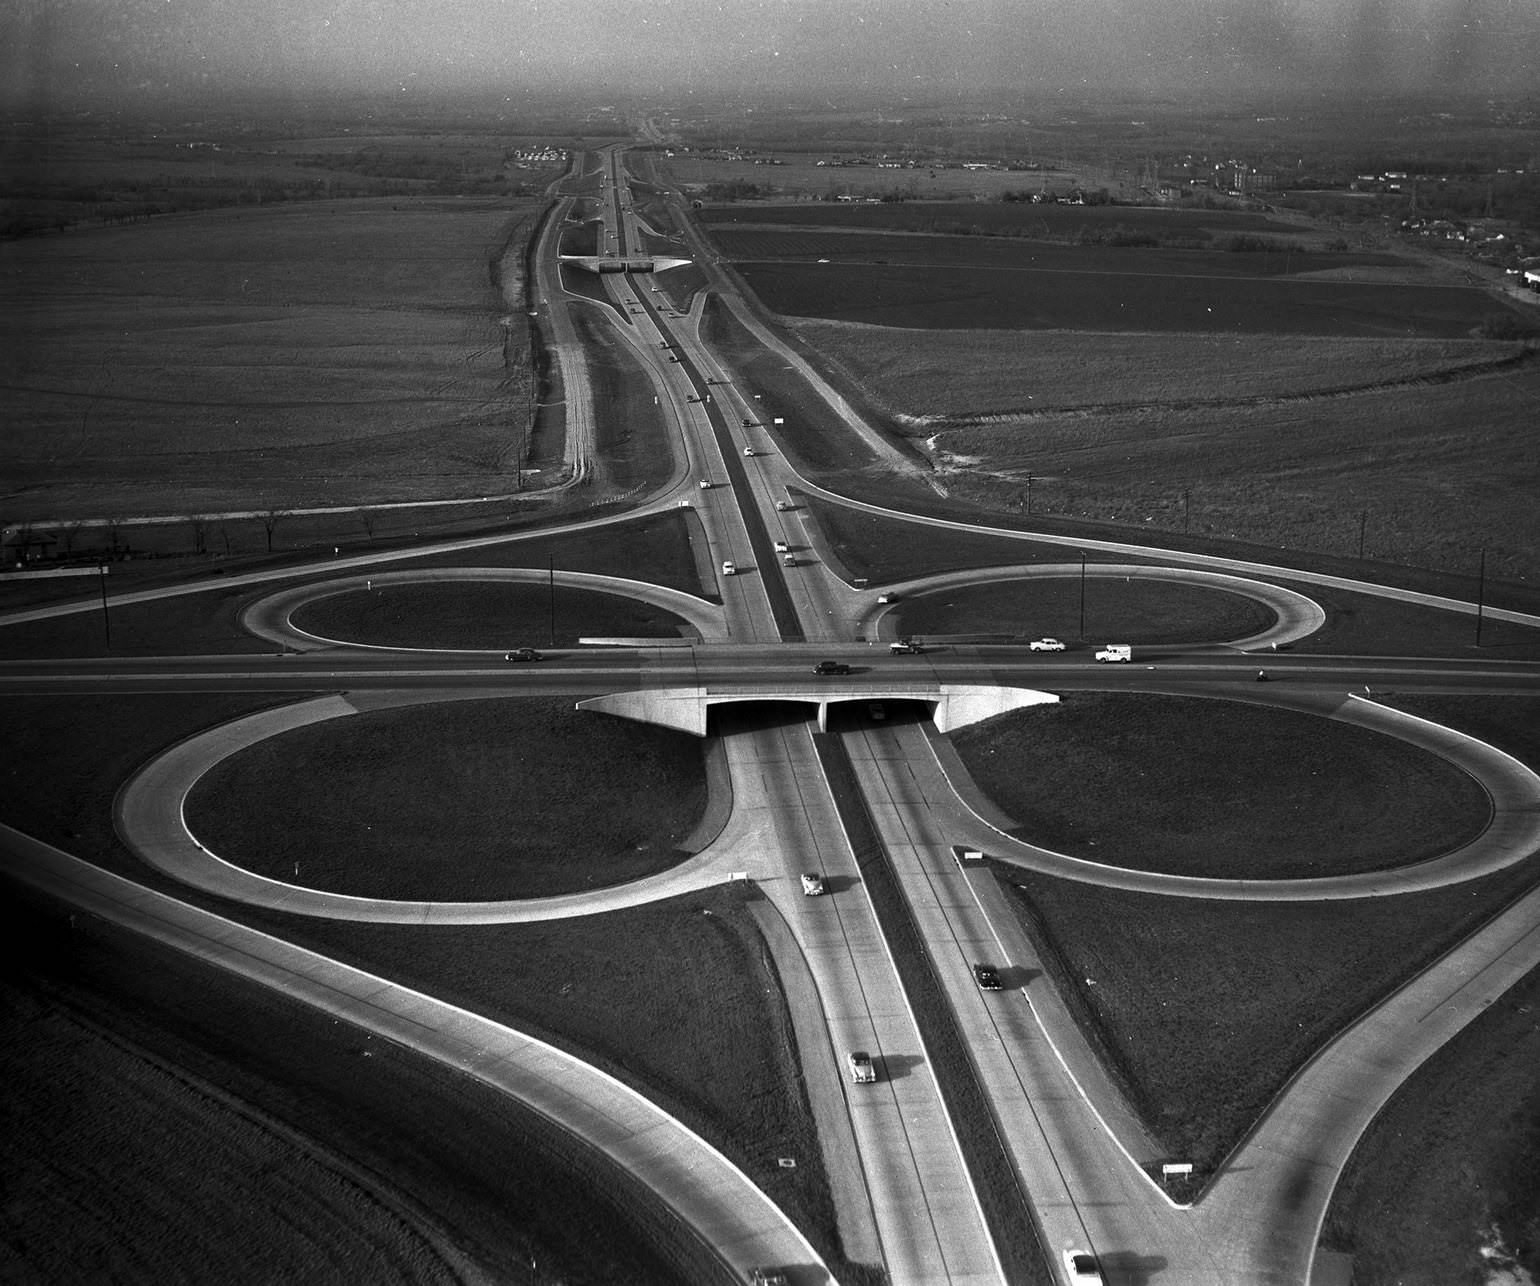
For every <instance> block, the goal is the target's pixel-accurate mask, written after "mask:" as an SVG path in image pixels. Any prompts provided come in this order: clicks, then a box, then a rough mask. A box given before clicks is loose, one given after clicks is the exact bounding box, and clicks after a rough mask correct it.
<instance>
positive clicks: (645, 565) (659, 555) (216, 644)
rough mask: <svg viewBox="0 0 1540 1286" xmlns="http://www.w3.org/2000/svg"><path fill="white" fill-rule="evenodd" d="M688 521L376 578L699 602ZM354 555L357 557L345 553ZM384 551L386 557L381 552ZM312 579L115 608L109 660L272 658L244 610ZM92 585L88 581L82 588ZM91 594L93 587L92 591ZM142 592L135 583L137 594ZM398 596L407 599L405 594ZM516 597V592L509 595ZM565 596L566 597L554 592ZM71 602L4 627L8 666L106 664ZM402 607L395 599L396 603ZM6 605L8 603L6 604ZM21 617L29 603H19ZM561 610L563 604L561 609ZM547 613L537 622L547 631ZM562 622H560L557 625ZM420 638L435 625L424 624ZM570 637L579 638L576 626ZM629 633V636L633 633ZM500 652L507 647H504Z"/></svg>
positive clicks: (652, 520)
mask: <svg viewBox="0 0 1540 1286" xmlns="http://www.w3.org/2000/svg"><path fill="white" fill-rule="evenodd" d="M688 521H689V520H688V519H687V518H685V517H683V516H682V515H680V514H678V513H665V514H658V515H654V516H651V517H646V518H639V519H637V520H636V521H634V522H628V523H623V524H617V525H616V526H614V527H604V528H598V529H595V530H591V531H583V532H571V533H561V534H556V535H550V536H540V535H532V536H530V537H529V538H527V539H521V540H514V541H510V542H508V543H498V544H493V545H486V546H482V547H479V548H475V549H462V550H447V551H445V552H443V553H439V554H430V555H428V556H426V557H422V558H403V559H399V560H395V561H392V560H391V559H389V558H384V557H382V558H381V560H380V561H379V562H378V563H374V564H371V567H370V569H371V570H374V571H382V572H383V571H392V572H394V571H408V572H409V571H415V570H417V569H425V570H426V569H431V568H437V567H526V568H528V567H532V568H536V569H541V568H546V567H550V566H555V567H556V568H557V569H558V570H561V571H579V572H596V573H600V574H603V575H609V576H625V577H629V578H631V579H635V580H644V581H650V582H652V583H654V584H658V585H663V586H666V587H668V588H670V589H678V590H683V591H684V592H685V593H691V594H700V593H701V591H702V585H701V582H700V576H699V573H698V572H697V569H696V563H695V558H694V556H693V555H692V554H691V551H690V541H689V534H688V529H687V523H688ZM348 552H357V551H348ZM385 552H386V551H384V550H381V553H382V554H383V553H385ZM126 566H130V567H134V568H136V569H137V568H139V567H141V566H144V567H146V568H152V567H153V566H154V564H144V565H141V564H127V565H126ZM309 566H310V567H311V568H315V569H316V570H313V571H309V572H306V571H298V570H297V571H296V572H295V573H294V575H293V576H285V577H283V578H281V579H275V580H273V581H271V582H266V583H263V584H260V585H256V586H249V587H243V588H239V589H211V590H203V591H199V592H196V593H190V594H186V595H178V596H174V597H170V598H163V599H157V600H156V601H154V602H150V603H140V604H133V605H115V606H113V607H112V608H111V609H110V612H109V621H108V624H109V626H110V629H111V634H112V647H111V649H110V651H111V653H112V654H113V655H117V656H163V655H166V654H167V653H168V652H178V653H185V654H198V653H216V652H240V651H246V652H271V651H272V650H273V645H272V644H271V643H270V642H268V641H267V640H265V639H258V638H255V637H253V636H252V635H250V634H247V633H246V632H245V631H244V630H243V629H241V627H240V625H239V619H240V614H241V611H242V609H244V608H245V607H246V606H247V605H248V604H249V603H251V602H253V601H255V600H256V599H258V598H261V597H263V596H265V595H267V594H270V593H273V592H274V591H275V590H276V589H278V588H279V587H280V586H289V585H299V584H303V583H305V582H306V581H307V580H312V581H320V580H325V579H330V578H331V577H333V576H334V575H337V574H339V573H337V572H333V571H331V570H329V569H327V567H326V564H325V563H322V562H312V563H310V564H309ZM224 567H225V564H223V563H216V564H213V565H210V564H209V563H208V562H200V563H199V564H198V565H197V569H198V571H199V572H200V573H201V575H202V576H204V577H208V576H211V575H213V576H217V575H219V574H221V569H222V568H224ZM229 570H230V572H231V573H232V574H238V573H240V572H245V571H256V570H260V566H259V565H252V564H246V563H242V564H239V565H232V566H230V567H229ZM342 574H346V575H348V576H355V575H358V574H360V573H359V570H358V569H357V568H348V569H347V570H346V572H345V573H342ZM41 583H42V584H56V585H65V584H69V583H70V582H68V581H55V582H47V581H45V582H41ZM86 583H87V584H90V582H86ZM92 587H93V588H95V587H94V586H92ZM142 587H144V585H143V583H142V582H136V583H134V584H133V585H132V588H135V589H138V588H142ZM109 588H110V590H111V591H112V592H118V591H119V590H123V589H128V588H130V586H129V585H128V584H126V583H125V578H123V577H120V576H118V575H117V574H116V573H115V574H114V575H113V576H111V577H109ZM400 592H402V593H406V591H405V590H404V589H403V590H401V591H400ZM510 592H511V591H510ZM558 592H560V590H558ZM75 595H76V596H77V597H80V601H81V602H82V603H83V604H84V606H85V607H86V608H87V609H88V610H86V611H83V612H80V613H76V614H72V615H69V616H62V617H55V618H53V619H50V620H44V621H37V622H32V623H28V624H22V625H9V626H5V627H4V628H0V656H6V657H13V658H14V657H41V656H47V657H59V656H101V655H105V654H107V652H108V648H107V646H106V644H107V639H106V632H105V631H104V629H103V622H102V613H101V607H100V602H101V600H100V598H96V599H93V598H91V597H90V596H89V595H84V596H81V591H80V590H79V589H78V588H77V589H76V590H75ZM398 601H399V600H398ZM7 605H8V606H9V605H10V604H9V602H7ZM16 606H17V608H18V609H19V608H20V607H22V606H23V604H20V603H18V604H16ZM633 606H634V607H635V609H636V610H638V611H646V610H649V609H647V608H645V607H644V606H643V605H641V604H634V605H633V604H629V603H628V604H626V609H627V610H630V609H631V608H632V607H633ZM558 610H560V609H559V605H558ZM548 613H549V604H546V605H545V606H544V607H543V608H542V609H541V612H540V614H539V616H538V618H537V619H539V620H540V621H543V622H545V623H546V627H547V630H548V624H549V616H548ZM499 618H500V619H503V620H507V619H508V617H507V608H506V606H505V607H503V608H501V609H499ZM562 620H563V618H562V617H561V616H560V615H558V618H557V623H558V625H560V624H562ZM422 627H423V629H424V630H427V629H428V628H430V623H429V622H427V621H424V622H422ZM568 630H570V632H571V636H572V637H573V638H576V637H577V632H576V630H575V629H571V627H564V632H568ZM628 632H629V631H628ZM173 640H174V641H173ZM497 646H502V644H501V643H499V644H497Z"/></svg>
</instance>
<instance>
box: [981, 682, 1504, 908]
mask: <svg viewBox="0 0 1540 1286" xmlns="http://www.w3.org/2000/svg"><path fill="white" fill-rule="evenodd" d="M952 740H953V743H954V744H955V745H956V747H957V750H958V753H959V754H960V755H961V756H962V759H963V762H964V764H965V765H966V766H967V768H968V771H969V772H970V773H971V774H972V775H973V779H974V781H975V782H977V784H978V785H979V787H980V788H981V789H982V790H983V792H984V793H985V794H986V795H987V796H988V797H989V798H990V800H992V801H993V802H994V803H995V804H996V805H997V806H998V807H1000V808H1001V809H1003V810H1004V811H1005V813H1007V814H1008V815H1009V816H1010V817H1012V818H1013V819H1014V820H1015V821H1016V823H1017V824H1016V826H1015V828H1014V829H1012V830H1011V832H1010V833H1011V834H1012V835H1013V836H1014V837H1015V838H1017V839H1020V840H1023V841H1025V842H1026V843H1029V844H1035V845H1038V846H1040V847H1042V848H1046V849H1051V850H1053V851H1055V852H1058V853H1064V854H1067V855H1069V856H1071V857H1079V858H1084V859H1087V860H1089V861H1093V862H1101V863H1104V864H1106V865H1108V866H1120V867H1126V868H1129V869H1134V870H1143V871H1154V872H1159V873H1162V874H1168V875H1186V876H1198V877H1206V878H1213V879H1234V880H1243V879H1244V880H1284V879H1306V878H1314V877H1320V876H1335V875H1350V874H1356V873H1359V872H1363V871H1378V870H1389V869H1392V868H1394V867H1400V866H1409V865H1411V864H1413V863H1416V862H1421V861H1426V860H1428V859H1430V858H1434V857H1437V856H1439V855H1440V854H1443V853H1447V852H1449V851H1450V850H1451V849H1453V848H1456V847H1458V846H1459V845H1461V844H1463V843H1466V842H1467V841H1469V840H1471V839H1473V838H1475V836H1477V835H1478V834H1480V832H1481V831H1482V829H1483V828H1484V827H1485V826H1486V824H1487V822H1488V820H1489V818H1490V816H1491V807H1490V803H1489V801H1488V798H1487V794H1486V791H1485V790H1483V789H1482V787H1481V785H1480V784H1479V783H1478V782H1476V781H1475V779H1474V778H1472V777H1470V776H1469V775H1468V774H1466V773H1465V772H1463V771H1461V770H1460V769H1459V768H1456V767H1455V766H1454V765H1453V764H1450V763H1448V762H1446V761H1445V760H1443V759H1440V758H1439V757H1438V756H1436V755H1433V754H1430V753H1428V752H1426V751H1423V750H1420V749H1418V748H1417V747H1415V746H1411V745H1408V744H1407V743H1406V742H1403V741H1400V740H1398V739H1397V738H1395V737H1391V736H1386V735H1384V734H1382V733H1377V732H1371V731H1369V730H1367V729H1364V728H1360V727H1356V726H1354V725H1352V724H1347V723H1342V722H1339V721H1337V720H1334V719H1327V718H1323V717H1321V716H1317V715H1310V714H1302V713H1300V712H1298V711H1293V710H1280V709H1275V708H1273V707H1270V706H1264V705H1250V704H1246V703H1243V702H1236V701H1220V700H1212V699H1203V698H1198V697H1172V696H1161V695H1155V694H1142V693H1100V692H1096V693H1072V694H1069V695H1067V696H1065V697H1064V698H1063V699H1062V700H1061V701H1060V702H1059V703H1058V704H1055V705H1039V706H1033V707H1031V708H1030V709H1028V710H1019V711H1013V712H1012V713H1009V714H1004V715H1000V716H998V717H996V718H993V719H989V720H986V721H985V722H983V723H979V724H975V725H973V726H972V727H969V728H964V729H962V730H960V731H959V732H957V733H954V734H953V737H952Z"/></svg>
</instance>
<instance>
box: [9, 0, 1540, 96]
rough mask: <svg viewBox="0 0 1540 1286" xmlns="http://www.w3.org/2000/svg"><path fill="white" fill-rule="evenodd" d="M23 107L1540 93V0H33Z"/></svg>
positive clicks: (14, 14)
mask: <svg viewBox="0 0 1540 1286" xmlns="http://www.w3.org/2000/svg"><path fill="white" fill-rule="evenodd" d="M0 49H4V50H5V51H6V52H5V53H4V54H3V55H0V59H3V62H0V67H3V70H4V83H5V84H6V85H7V86H8V87H9V88H8V90H7V93H8V95H9V98H8V102H9V104H10V105H11V106H12V107H13V108H15V107H22V106H26V107H28V108H29V109H33V110H35V109H37V108H39V107H46V106H48V105H51V104H55V105H60V106H67V105H72V104H75V103H79V102H81V101H83V100H84V101H90V100H92V99H96V100H101V101H113V102H124V101H128V102H130V103H133V102H140V103H145V102H153V101H155V100H157V99H172V100H184V99H187V98H198V97H214V96H219V95H224V94H230V93H245V92H267V93H279V94H287V95H292V96H293V97H295V98H297V99H305V98H307V97H317V96H325V95H327V94H330V93H334V92H348V93H353V92H365V93H370V92H373V93H385V92H390V93H394V94H399V95H411V94H413V93H419V92H420V93H426V94H443V93H450V92H461V91H473V92H480V91H499V90H501V91H504V92H515V91H523V90H549V89H553V88H569V89H572V90H575V91H591V92H592V93H593V94H595V95H603V94H605V93H617V94H618V93H622V92H642V93H663V94H669V93H683V92H686V91H688V90H690V89H702V90H719V89H722V88H729V87H738V88H743V89H745V90H750V91H770V90H774V89H784V90H788V91H794V92H828V93H831V94H837V93H839V92H841V91H848V90H855V91H860V92H862V93H870V92H871V91H874V90H879V89H883V90H890V91H891V92H893V93H894V94H895V95H903V94H905V93H908V92H911V91H914V92H917V93H919V94H922V95H928V94H934V93H936V92H938V91H947V90H952V89H956V90H961V91H968V92H972V91H979V90H984V91H987V90H991V89H1002V90H1027V91H1030V90H1034V89H1045V90H1047V89H1057V88H1065V89H1070V88H1078V89H1092V90H1101V89H1105V90H1109V91H1114V92H1127V93H1134V94H1137V93H1146V92H1148V93H1160V94H1167V95H1178V96H1179V95H1182V94H1183V93H1184V92H1191V93H1193V94H1213V93H1230V94H1234V93H1245V92H1258V93H1280V92H1284V91H1288V90H1324V89H1342V90H1352V91H1360V92H1365V93H1379V92H1395V91H1417V92H1451V93H1452V92H1461V93H1477V94H1481V93H1493V94H1499V93H1515V92H1529V91H1533V90H1534V88H1535V86H1536V85H1537V84H1540V3H1535V0H954V2H953V3H946V2H944V0H721V2H718V0H580V2H579V0H260V2H259V3H252V2H251V0H21V3H20V4H19V5H14V6H11V7H8V8H7V9H6V11H5V12H4V14H3V15H0Z"/></svg>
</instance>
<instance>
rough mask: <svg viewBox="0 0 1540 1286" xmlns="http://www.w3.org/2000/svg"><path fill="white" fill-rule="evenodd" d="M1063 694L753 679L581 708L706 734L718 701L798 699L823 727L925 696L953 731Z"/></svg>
mask: <svg viewBox="0 0 1540 1286" xmlns="http://www.w3.org/2000/svg"><path fill="white" fill-rule="evenodd" d="M1058 699H1059V698H1058V697H1056V696H1054V695H1053V693H1051V692H1038V691H1035V690H1034V689H1032V688H1006V687H999V686H997V685H990V684H970V683H939V682H929V683H927V682H924V681H923V680H922V681H920V682H911V683H884V684H870V683H860V684H855V683H839V682H838V681H833V682H828V683H820V684H816V685H814V684H807V685H804V684H795V685H786V684H770V683H766V684H759V685H756V684H752V683H735V684H733V685H732V687H730V688H729V687H725V686H724V687H721V688H712V687H689V688H644V689H641V690H638V691H633V692H614V693H610V694H609V695H607V696H602V697H589V698H588V699H587V700H585V701H579V702H578V703H577V708H578V709H579V710H597V711H599V712H601V713H603V714H612V715H615V716H617V717H618V718H621V719H632V720H635V721H636V722H637V723H655V724H659V725H661V726H662V727H665V728H675V729H677V730H678V731H680V732H688V733H691V734H693V735H694V736H697V737H704V736H705V735H706V715H707V712H708V711H709V710H710V709H711V707H712V706H714V705H727V704H729V703H732V702H743V701H785V702H791V703H792V704H794V705H806V706H813V707H816V708H817V710H818V730H819V731H820V732H827V731H828V729H829V707H830V706H831V705H835V704H839V703H848V702H852V701H860V702H866V703H871V702H874V701H923V702H925V703H926V704H927V705H929V706H930V707H931V709H932V712H933V715H934V718H935V722H936V729H937V731H939V732H951V731H952V730H953V729H954V728H964V727H966V726H967V725H968V724H970V723H978V722H979V721H980V720H982V719H988V718H990V717H991V716H992V715H997V714H1004V713H1005V712H1006V711H1007V710H1020V709H1021V708H1022V707H1024V706H1035V705H1043V704H1045V703H1047V702H1051V701H1057V700H1058Z"/></svg>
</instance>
